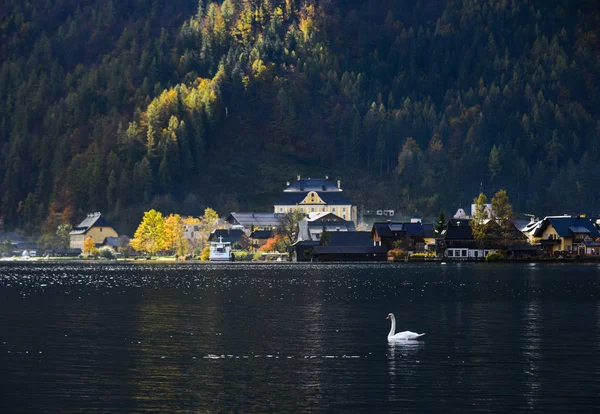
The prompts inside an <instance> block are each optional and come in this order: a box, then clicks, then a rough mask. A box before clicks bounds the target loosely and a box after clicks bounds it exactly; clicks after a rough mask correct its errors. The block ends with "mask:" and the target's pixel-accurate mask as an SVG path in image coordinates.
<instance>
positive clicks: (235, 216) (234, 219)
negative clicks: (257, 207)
mask: <svg viewBox="0 0 600 414" xmlns="http://www.w3.org/2000/svg"><path fill="white" fill-rule="evenodd" d="M278 216H279V215H278V214H275V213H255V212H242V213H236V212H232V213H230V214H229V216H227V219H226V220H225V221H227V222H228V223H231V224H239V225H242V226H244V227H247V228H250V227H252V226H254V227H275V226H277V225H278V224H279V221H278Z"/></svg>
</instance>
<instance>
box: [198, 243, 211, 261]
mask: <svg viewBox="0 0 600 414" xmlns="http://www.w3.org/2000/svg"><path fill="white" fill-rule="evenodd" d="M200 260H202V261H203V262H208V261H209V260H210V246H206V247H205V248H204V249H202V253H201V254H200Z"/></svg>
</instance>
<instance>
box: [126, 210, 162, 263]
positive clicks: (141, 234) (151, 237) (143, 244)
mask: <svg viewBox="0 0 600 414" xmlns="http://www.w3.org/2000/svg"><path fill="white" fill-rule="evenodd" d="M129 245H130V246H131V247H133V248H134V249H135V250H136V251H138V252H147V253H149V254H150V255H155V254H156V253H158V252H160V251H161V250H164V249H166V248H168V247H169V245H168V240H167V232H166V229H165V219H164V218H163V215H162V213H161V212H160V211H156V210H154V209H152V210H150V211H146V212H145V213H144V218H143V219H142V222H141V223H140V225H139V226H138V228H137V230H136V231H135V235H134V237H133V239H131V241H130V242H129Z"/></svg>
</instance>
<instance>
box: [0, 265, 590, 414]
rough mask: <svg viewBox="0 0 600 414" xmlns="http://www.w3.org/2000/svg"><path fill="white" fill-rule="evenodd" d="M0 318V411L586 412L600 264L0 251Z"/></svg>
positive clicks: (588, 404)
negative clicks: (42, 256)
mask: <svg viewBox="0 0 600 414" xmlns="http://www.w3.org/2000/svg"><path fill="white" fill-rule="evenodd" d="M389 312H393V313H395V315H396V321H397V324H398V330H399V331H400V330H411V331H417V332H419V333H421V332H425V333H426V335H425V337H424V338H423V340H422V341H418V342H411V343H398V344H394V345H389V344H388V342H387V333H388V331H389V328H390V325H389V323H390V322H389V321H388V320H386V316H387V314H388V313H389ZM0 315H1V317H2V318H1V325H0V368H1V370H0V378H1V381H2V399H1V403H0V404H1V405H0V410H1V411H2V412H5V413H12V412H15V413H20V412H32V413H33V412H46V413H47V412H60V413H66V412H106V411H119V412H146V411H154V412H164V413H167V412H168V413H172V412H173V413H174V412H266V411H267V412H304V411H333V412H409V413H413V412H414V413H424V412H444V413H447V412H460V413H471V412H515V411H536V412H557V413H564V412H585V413H590V412H600V266H598V265H557V264H552V265H541V264H537V265H527V264H485V263H457V264H453V263H448V264H447V265H441V264H439V263H425V264H306V265H301V264H286V263H276V264H242V263H234V264H187V263H186V264H136V263H133V264H123V263H106V264H104V263H99V264H85V263H39V262H32V263H7V262H4V263H0Z"/></svg>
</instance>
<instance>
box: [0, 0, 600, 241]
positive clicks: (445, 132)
mask: <svg viewBox="0 0 600 414" xmlns="http://www.w3.org/2000/svg"><path fill="white" fill-rule="evenodd" d="M5 3H7V7H4V8H3V10H7V12H5V13H4V14H3V15H2V16H1V20H0V21H1V22H2V25H1V26H0V38H2V39H3V41H2V44H3V45H5V46H3V47H2V50H0V53H1V55H2V57H3V64H2V67H1V68H0V102H1V104H0V121H1V123H0V150H1V155H0V178H2V180H1V184H0V185H1V189H2V194H3V197H2V200H1V204H0V215H3V216H4V217H5V223H6V224H5V225H6V226H8V227H21V228H27V229H28V230H29V231H33V230H35V228H36V226H39V225H40V224H41V223H42V222H44V220H45V221H46V223H47V225H46V227H47V228H51V227H52V225H53V224H54V223H55V222H56V221H57V220H63V219H65V218H66V219H69V218H70V217H72V215H73V214H74V213H77V214H78V215H79V214H81V213H83V212H86V211H92V210H102V211H106V212H108V213H109V216H111V218H113V219H114V220H116V221H121V224H122V225H123V226H124V227H125V228H127V229H129V228H130V227H131V226H132V225H133V223H137V221H139V216H140V211H141V210H143V209H145V208H147V207H148V206H150V205H152V206H158V207H162V208H163V209H165V210H177V211H182V212H185V213H188V214H198V211H200V209H201V208H203V207H204V206H205V205H213V206H215V207H217V208H218V209H219V210H221V212H223V213H224V212H226V211H227V210H229V209H237V210H239V209H246V208H266V209H268V208H270V205H271V201H272V200H271V196H272V195H275V194H276V193H277V192H279V191H280V190H281V188H282V186H283V184H284V182H285V181H286V180H288V179H290V178H293V177H294V176H295V175H296V174H297V173H302V174H303V175H315V176H316V175H324V174H326V173H329V175H332V176H333V175H335V176H340V177H342V178H343V180H344V183H345V185H344V187H345V188H346V189H347V190H348V191H349V192H351V193H352V196H353V198H354V199H356V201H357V202H358V203H359V205H361V206H365V207H375V206H380V205H386V206H392V207H393V208H396V209H399V210H404V211H412V210H414V209H415V208H418V209H419V210H421V211H423V212H424V213H425V214H432V213H434V212H436V211H438V210H439V209H440V208H445V209H446V210H448V211H449V210H452V209H454V208H455V207H456V205H457V204H459V203H465V202H468V201H469V200H470V199H471V198H473V197H474V196H475V195H476V193H477V192H478V191H479V188H480V187H481V186H483V188H484V190H485V191H486V192H487V193H488V195H491V194H492V193H493V192H494V191H496V190H497V189H499V188H502V187H504V188H506V189H507V190H508V193H509V195H510V196H511V199H512V200H513V202H514V204H515V207H516V208H517V209H518V210H527V211H528V212H533V213H556V212H560V213H562V212H565V211H570V212H584V211H585V212H588V213H596V214H598V210H600V199H599V198H600V197H599V196H600V190H598V186H597V185H596V184H595V183H597V182H598V179H600V173H599V170H600V169H598V168H597V167H596V164H597V161H598V159H599V158H600V147H599V145H598V143H599V140H598V138H600V122H599V119H600V117H599V115H600V114H599V111H600V105H599V103H600V102H599V96H600V95H599V93H600V86H599V84H598V82H599V81H598V74H599V73H600V52H599V50H600V44H599V40H598V39H599V35H600V33H599V31H600V29H599V28H600V12H599V10H598V7H599V6H598V4H597V3H596V2H592V1H588V2H580V3H578V5H577V6H576V7H575V6H572V5H569V2H567V1H566V0H565V1H556V2H552V4H551V5H549V4H548V2H542V1H521V2H516V1H513V2H509V1H504V2H497V1H481V2H473V1H467V0H456V1H440V0H431V1H405V2H401V4H398V2H393V1H391V0H389V1H378V2H375V1H369V2H362V1H344V2H342V1H308V2H297V1H294V0H286V1H270V0H266V1H265V0H260V1H258V0H256V1H250V0H226V1H224V2H220V3H208V2H206V3H204V2H203V1H201V2H200V3H199V4H198V3H192V2H188V1H178V2H166V1H160V0H155V1H141V0H140V1H129V2H125V3H123V4H121V5H120V6H116V5H115V4H116V3H114V4H113V3H112V2H111V1H105V0H97V1H89V2H83V3H75V2H68V1H64V2H57V3H56V4H55V5H53V6H48V9H43V10H34V9H33V8H31V6H30V7H25V8H19V7H18V4H17V3H16V2H13V3H14V4H13V3H11V2H5ZM75 4H80V6H79V8H77V9H75Z"/></svg>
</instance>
